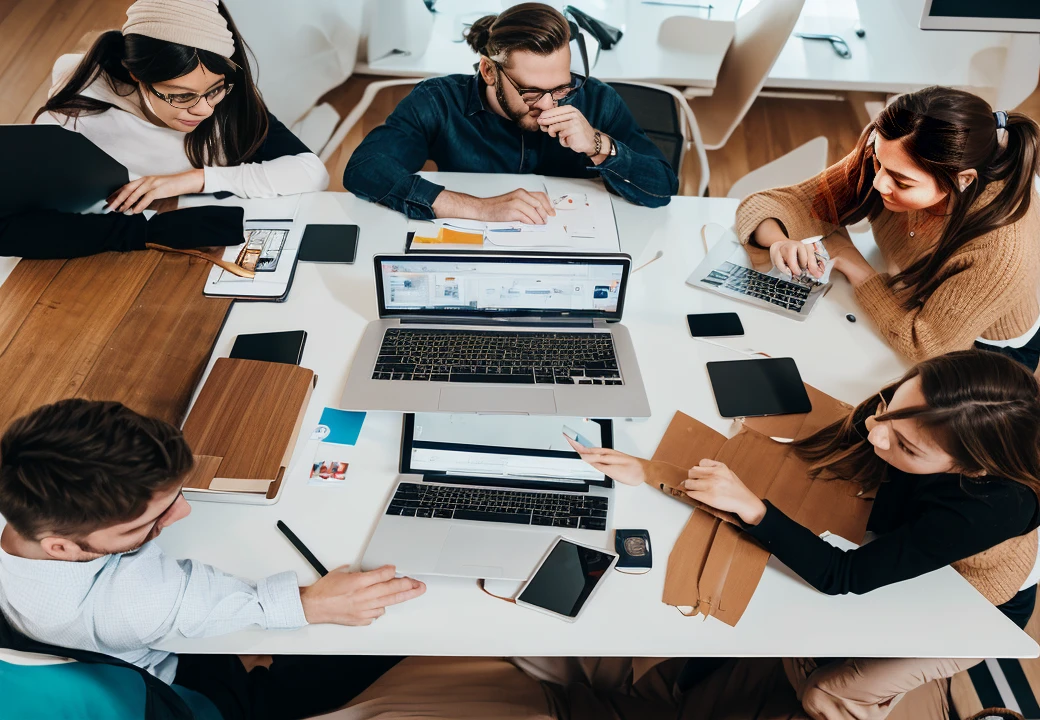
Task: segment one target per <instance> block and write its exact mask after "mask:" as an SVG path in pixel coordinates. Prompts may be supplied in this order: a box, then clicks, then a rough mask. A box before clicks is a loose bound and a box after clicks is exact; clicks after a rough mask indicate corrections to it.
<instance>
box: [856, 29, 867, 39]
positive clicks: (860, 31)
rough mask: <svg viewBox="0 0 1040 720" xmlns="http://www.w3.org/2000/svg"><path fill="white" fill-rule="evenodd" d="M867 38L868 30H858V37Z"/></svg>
mask: <svg viewBox="0 0 1040 720" xmlns="http://www.w3.org/2000/svg"><path fill="white" fill-rule="evenodd" d="M866 36H867V31H866V30H864V29H863V28H856V37H858V38H861V37H866Z"/></svg>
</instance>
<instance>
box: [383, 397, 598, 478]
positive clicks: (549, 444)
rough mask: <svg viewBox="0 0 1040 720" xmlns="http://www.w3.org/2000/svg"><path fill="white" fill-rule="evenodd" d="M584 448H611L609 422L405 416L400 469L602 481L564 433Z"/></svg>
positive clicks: (434, 472) (404, 470)
mask: <svg viewBox="0 0 1040 720" xmlns="http://www.w3.org/2000/svg"><path fill="white" fill-rule="evenodd" d="M565 434H566V435H569V436H570V437H572V438H575V439H577V440H578V442H580V443H582V444H583V445H586V446H590V445H591V446H594V447H611V446H612V445H613V437H612V428H611V423H610V421H608V420H590V419H588V418H567V417H539V416H525V415H468V414H467V415H461V414H460V415H453V414H448V413H416V414H415V415H411V414H409V415H406V416H405V422H404V442H403V443H402V452H403V455H402V458H401V471H402V472H405V473H422V474H427V475H429V474H433V475H441V474H442V475H447V476H463V477H478V478H479V477H484V478H496V479H503V478H505V479H509V478H516V479H523V480H526V481H532V480H533V481H538V480H544V481H546V482H550V481H551V482H554V483H559V482H560V481H574V482H576V483H587V482H588V483H597V484H598V483H602V482H604V479H605V478H604V475H603V473H601V472H597V471H596V470H594V469H593V468H592V467H591V466H590V465H588V464H587V463H586V462H584V461H583V460H582V459H581V458H579V457H578V455H577V453H575V452H574V451H573V450H572V449H571V447H570V445H569V444H568V443H567V440H566V438H565V437H564V435H565Z"/></svg>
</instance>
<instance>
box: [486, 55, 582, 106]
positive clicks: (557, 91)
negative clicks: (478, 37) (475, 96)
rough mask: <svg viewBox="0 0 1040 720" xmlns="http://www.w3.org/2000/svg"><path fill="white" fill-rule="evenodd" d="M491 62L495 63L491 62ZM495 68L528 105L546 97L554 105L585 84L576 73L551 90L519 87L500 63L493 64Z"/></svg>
mask: <svg viewBox="0 0 1040 720" xmlns="http://www.w3.org/2000/svg"><path fill="white" fill-rule="evenodd" d="M492 62H495V61H494V60H492ZM495 67H497V68H498V74H499V75H502V76H503V77H505V79H506V80H508V81H509V84H510V85H512V86H513V87H514V88H515V89H516V92H517V93H518V94H519V95H520V99H521V100H523V101H524V102H525V103H527V104H528V105H536V104H537V103H539V102H541V100H542V98H543V97H545V96H546V95H548V96H550V97H551V98H552V100H553V102H554V103H560V102H563V101H564V100H566V99H567V98H569V97H571V96H572V95H574V93H576V92H578V90H579V89H580V88H581V86H582V85H584V84H585V78H584V77H582V76H581V75H578V74H577V73H571V81H570V82H569V83H567V84H566V85H560V86H559V87H555V88H553V89H552V90H543V89H542V88H525V87H520V85H519V84H518V83H517V82H516V80H514V79H513V78H511V77H510V76H509V73H507V72H506V70H505V68H504V67H502V65H501V64H500V63H497V62H495Z"/></svg>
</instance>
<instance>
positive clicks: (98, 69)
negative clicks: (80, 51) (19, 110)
mask: <svg viewBox="0 0 1040 720" xmlns="http://www.w3.org/2000/svg"><path fill="white" fill-rule="evenodd" d="M125 58H126V42H125V39H124V38H123V33H121V32H119V31H118V30H109V31H108V32H105V33H102V34H101V36H100V37H99V38H98V39H97V40H95V41H94V44H93V45H91V47H90V50H88V51H87V53H86V55H84V56H83V58H82V59H81V60H80V62H79V65H77V66H76V69H75V70H74V71H73V72H72V75H71V76H70V77H69V79H68V80H67V81H65V84H64V85H63V86H62V87H61V88H60V89H59V90H58V91H57V92H56V93H54V94H53V95H51V96H50V97H49V98H48V99H47V102H46V103H44V105H43V107H41V108H40V109H39V110H37V111H36V114H35V115H33V122H36V119H37V118H39V117H40V115H42V114H43V113H45V112H50V113H54V114H57V115H66V116H68V117H74V118H75V117H79V116H81V115H96V114H97V113H102V112H104V111H106V110H108V109H109V108H111V107H112V105H111V104H110V103H107V102H103V101H101V100H96V99H94V98H89V97H84V96H83V95H81V94H80V93H81V92H83V91H84V90H85V89H86V88H87V87H89V86H90V85H91V84H92V83H93V82H94V81H95V80H97V79H98V77H99V76H104V78H105V80H106V81H107V82H108V84H109V87H111V88H112V90H113V92H116V93H119V90H118V89H117V88H116V86H115V84H114V83H113V82H112V81H113V80H118V81H119V82H121V83H124V84H127V85H131V86H133V85H134V79H133V78H132V77H130V73H129V71H127V69H126V68H125V67H124V66H123V60H124V59H125ZM135 90H136V88H134V89H131V90H130V91H129V92H127V95H131V94H133V92H134V91H135Z"/></svg>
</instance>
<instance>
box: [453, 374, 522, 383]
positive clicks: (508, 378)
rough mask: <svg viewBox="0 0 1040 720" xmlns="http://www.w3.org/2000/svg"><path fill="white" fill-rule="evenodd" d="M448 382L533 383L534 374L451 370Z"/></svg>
mask: <svg viewBox="0 0 1040 720" xmlns="http://www.w3.org/2000/svg"><path fill="white" fill-rule="evenodd" d="M448 380H449V382H466V383H478V382H482V383H497V384H501V383H521V384H522V383H531V384H533V383H534V375H532V374H531V373H530V372H527V373H525V374H523V375H488V374H479V373H457V372H452V373H451V377H450V378H449V379H448Z"/></svg>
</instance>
